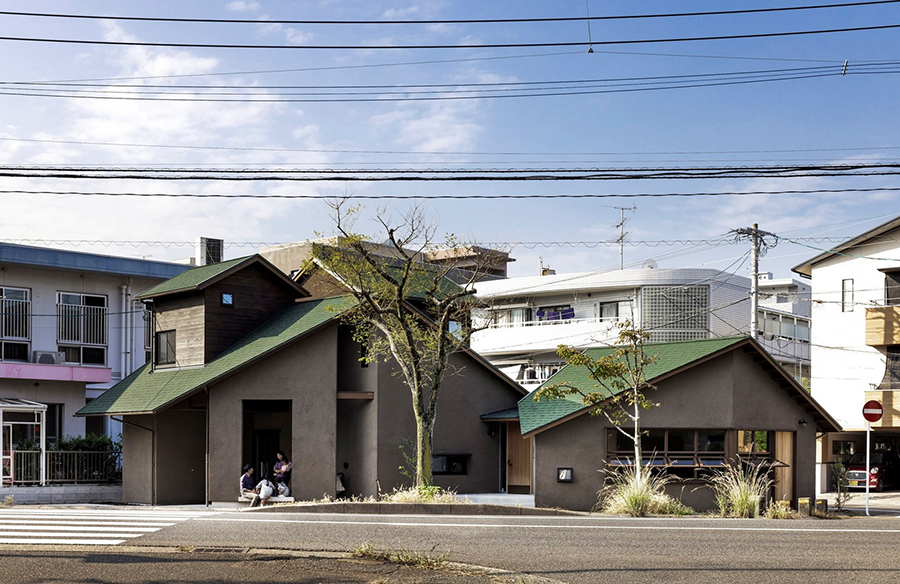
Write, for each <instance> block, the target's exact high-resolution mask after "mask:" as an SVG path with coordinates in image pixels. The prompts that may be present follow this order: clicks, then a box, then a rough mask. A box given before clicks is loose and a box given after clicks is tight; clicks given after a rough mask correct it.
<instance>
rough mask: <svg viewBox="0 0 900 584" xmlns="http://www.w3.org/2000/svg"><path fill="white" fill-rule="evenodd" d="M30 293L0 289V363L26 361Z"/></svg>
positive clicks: (17, 289) (29, 332) (29, 334)
mask: <svg viewBox="0 0 900 584" xmlns="http://www.w3.org/2000/svg"><path fill="white" fill-rule="evenodd" d="M29 296H30V292H29V291H28V290H26V289H24V288H8V287H0V361H25V362H27V361H28V353H29V343H28V341H29V340H30V339H31V302H30V301H29Z"/></svg>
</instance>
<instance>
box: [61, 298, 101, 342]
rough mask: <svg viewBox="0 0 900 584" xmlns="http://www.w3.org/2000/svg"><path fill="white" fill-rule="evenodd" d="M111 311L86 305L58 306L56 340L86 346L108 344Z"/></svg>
mask: <svg viewBox="0 0 900 584" xmlns="http://www.w3.org/2000/svg"><path fill="white" fill-rule="evenodd" d="M108 314H109V309H107V308H106V307H105V306H86V305H84V304H57V305H56V340H57V342H60V343H79V344H85V345H105V344H107V332H108V329H109V326H108V320H109V319H108Z"/></svg>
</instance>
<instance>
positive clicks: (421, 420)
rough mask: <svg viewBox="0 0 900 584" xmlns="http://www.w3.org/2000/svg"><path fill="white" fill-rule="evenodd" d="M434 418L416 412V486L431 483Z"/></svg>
mask: <svg viewBox="0 0 900 584" xmlns="http://www.w3.org/2000/svg"><path fill="white" fill-rule="evenodd" d="M433 428H434V419H433V418H430V416H422V415H421V414H419V413H417V414H416V486H417V487H422V486H428V485H430V484H431V463H432V460H431V459H432V452H431V437H432V429H433Z"/></svg>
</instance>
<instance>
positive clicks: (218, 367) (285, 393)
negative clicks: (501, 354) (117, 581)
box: [79, 256, 530, 504]
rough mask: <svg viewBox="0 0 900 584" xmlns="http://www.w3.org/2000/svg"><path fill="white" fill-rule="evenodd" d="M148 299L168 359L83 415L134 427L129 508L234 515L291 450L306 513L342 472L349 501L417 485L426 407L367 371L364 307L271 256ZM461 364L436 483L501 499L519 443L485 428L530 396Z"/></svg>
mask: <svg viewBox="0 0 900 584" xmlns="http://www.w3.org/2000/svg"><path fill="white" fill-rule="evenodd" d="M138 298H140V299H142V300H144V301H145V302H146V303H147V304H148V305H149V306H152V314H153V326H154V329H153V330H154V332H155V335H154V350H153V360H152V361H151V363H149V364H147V365H145V366H144V367H142V368H141V369H139V370H138V371H136V372H135V373H133V374H132V375H130V376H129V377H128V378H126V379H124V380H123V381H121V382H120V383H119V384H117V385H116V386H114V387H113V388H112V389H110V390H109V391H107V392H106V393H105V394H104V395H103V396H101V397H100V398H98V399H96V400H94V401H93V402H91V403H90V404H89V405H88V406H86V407H85V408H83V409H82V410H81V411H80V412H79V415H82V416H115V417H117V418H119V417H121V419H122V420H123V421H124V432H123V450H124V463H123V464H124V469H123V471H124V472H123V499H124V501H125V502H132V503H151V504H179V503H203V502H204V501H207V500H209V501H234V500H236V499H237V497H238V478H239V476H240V474H241V467H242V465H243V464H245V463H250V464H252V465H253V466H254V468H255V469H257V476H259V475H260V474H262V473H265V472H266V471H267V470H271V469H272V466H273V465H274V462H275V460H276V456H275V453H276V452H277V451H278V450H284V451H286V453H287V455H288V458H290V459H292V461H293V463H294V471H293V477H292V483H293V484H292V488H293V495H294V496H295V497H296V498H298V499H313V498H319V497H322V496H323V495H326V496H334V495H336V482H335V476H336V475H337V474H338V473H342V475H343V485H344V487H345V488H346V492H345V494H355V495H365V496H368V495H375V494H376V493H377V488H378V485H380V486H381V489H382V490H390V489H391V488H392V487H394V486H399V485H401V484H402V483H403V482H404V481H406V482H407V483H408V482H409V480H408V479H405V477H404V476H403V475H402V473H401V472H400V467H401V466H404V465H405V464H406V461H405V459H404V454H403V452H402V450H401V448H400V447H401V446H402V445H404V444H405V443H407V442H409V441H410V440H412V441H413V442H414V438H415V425H414V420H413V414H412V406H411V401H410V393H409V390H408V389H407V388H406V386H405V385H404V384H403V383H402V382H401V380H400V378H399V377H398V376H396V375H395V373H394V371H393V364H392V363H390V362H388V363H371V364H367V363H365V362H361V361H360V356H361V354H362V353H361V350H362V347H361V346H360V345H359V344H358V343H357V342H356V341H354V340H353V338H352V334H351V333H352V331H351V329H350V328H349V327H347V326H345V325H343V324H342V323H341V322H340V315H341V313H342V311H343V310H346V309H347V308H348V307H349V306H350V304H349V303H350V302H352V299H350V298H349V297H331V298H315V299H314V298H310V297H309V294H308V293H307V291H306V290H305V289H304V288H302V287H300V286H299V285H297V284H296V283H295V282H294V281H292V280H291V279H289V278H288V277H287V276H286V275H285V274H284V273H283V272H281V271H279V270H278V269H277V268H275V267H274V266H272V265H271V264H269V263H268V262H267V261H266V260H264V259H263V258H262V257H260V256H251V257H247V258H239V259H236V260H231V261H227V262H222V263H220V264H214V265H211V266H203V267H199V268H194V269H192V270H189V271H187V272H185V273H183V274H181V275H179V276H177V277H175V278H172V279H171V280H168V281H166V282H163V283H162V284H159V285H157V286H155V287H153V288H151V289H149V290H147V291H145V292H143V293H142V294H140V295H139V296H138ZM452 360H453V363H452V364H453V365H454V366H455V369H456V370H458V371H459V374H457V375H448V376H447V377H446V378H445V380H444V383H443V386H442V392H441V397H440V403H439V406H438V412H439V413H438V416H437V421H436V425H435V430H434V449H435V477H434V479H435V483H436V484H439V485H441V486H445V487H451V488H454V489H457V490H458V491H459V492H460V493H473V492H478V493H490V492H500V491H501V490H503V489H505V487H506V482H505V481H506V460H503V461H501V454H502V453H505V452H507V451H508V449H509V448H508V445H507V444H506V440H507V434H505V433H504V432H498V431H497V426H496V424H497V422H495V421H493V420H491V421H485V420H482V416H483V415H485V414H491V413H492V412H497V411H502V410H509V409H510V408H514V407H515V405H516V402H517V401H518V400H519V399H520V398H521V397H522V395H523V390H522V389H521V388H520V387H519V386H518V385H517V384H516V383H514V382H513V381H512V380H510V379H509V378H507V377H506V376H504V375H503V374H501V373H500V372H498V371H497V370H495V369H494V368H493V367H491V366H490V365H489V364H488V363H487V362H486V361H484V360H483V359H481V358H480V357H479V356H478V355H476V354H474V353H469V352H460V353H457V354H455V355H453V357H452ZM516 434H517V433H516ZM513 441H514V442H516V441H517V442H525V440H523V439H522V438H521V437H520V436H518V435H514V438H513ZM527 488H529V489H530V484H529V485H527Z"/></svg>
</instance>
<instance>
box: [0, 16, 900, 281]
mask: <svg viewBox="0 0 900 584" xmlns="http://www.w3.org/2000/svg"><path fill="white" fill-rule="evenodd" d="M800 4H801V3H800V2H787V1H786V0H781V1H779V2H763V1H758V2H742V3H740V4H739V5H738V4H737V3H728V4H727V5H726V6H727V8H729V9H734V8H758V7H769V6H787V5H800ZM635 6H636V5H635V3H634V2H610V1H607V2H599V1H597V0H593V1H592V2H591V3H590V9H591V14H592V15H611V14H629V13H635V12H641V13H655V12H675V11H678V12H682V11H709V10H719V9H722V6H723V4H722V3H720V2H712V1H706V2H701V1H682V2H654V1H646V2H641V3H640V4H639V5H638V7H637V8H636V7H635ZM3 9H4V10H22V11H34V10H40V11H44V12H61V13H62V12H76V11H77V12H78V13H82V14H114V15H135V16H177V17H202V18H246V19H253V20H260V21H261V23H260V24H249V25H237V24H228V25H212V24H203V25H201V24H171V23H169V24H158V23H136V22H122V21H87V20H85V21H78V20H56V19H39V18H25V17H14V16H0V36H19V37H44V38H48V37H56V38H80V39H105V40H135V41H172V42H201V43H239V44H295V45H304V44H352V45H375V44H479V43H529V42H544V41H546V42H555V41H563V42H565V41H584V40H586V39H587V35H588V31H587V26H586V24H585V23H584V22H576V23H554V24H547V23H541V24H491V25H478V24H466V25H432V26H412V25H403V26H398V25H390V24H387V23H385V24H383V25H382V24H379V25H373V26H367V27H360V26H330V27H323V26H318V27H313V26H305V27H302V26H288V25H274V24H266V23H265V21H266V20H273V19H333V20H347V19H372V20H384V21H389V20H405V19H465V18H474V19H483V18H527V17H559V16H583V15H584V14H585V2H584V1H583V0H557V1H555V2H546V1H545V2H536V1H520V2H516V3H499V2H496V3H485V2H471V1H449V0H447V1H444V0H434V1H421V2H414V1H407V2H388V1H383V2H378V1H368V2H355V1H342V0H323V1H320V2H290V3H286V2H267V1H265V0H256V1H246V0H245V1H243V2H230V3H229V2H227V1H220V2H211V1H197V0H195V1H192V2H190V3H185V2H153V3H137V2H120V3H115V4H113V5H110V4H108V3H101V2H79V3H77V4H73V3H71V2H53V1H47V2H41V3H40V4H39V5H37V6H36V5H35V4H34V3H33V2H25V1H7V2H5V3H4V8H3ZM898 23H900V4H885V5H881V6H871V7H857V8H841V9H828V10H816V11H802V12H795V13H791V12H783V13H777V14H774V15H773V14H759V15H746V16H720V17H703V18H678V19H660V20H642V21H613V22H609V21H607V22H594V23H593V24H592V25H591V36H592V38H593V39H594V40H602V39H625V38H661V37H685V36H710V35H727V34H744V33H753V32H772V31H787V30H807V29H826V28H837V27H854V26H869V25H880V24H898ZM898 35H900V30H886V31H872V32H858V33H842V34H830V35H815V36H803V37H784V38H778V39H749V40H730V41H709V42H696V43H682V44H653V45H628V46H610V47H601V46H599V45H598V46H595V52H594V53H593V54H587V53H586V52H585V51H584V50H583V49H580V48H575V49H571V48H544V49H542V48H535V49H455V50H392V51H377V50H368V51H331V50H328V51H306V50H294V51H285V50H282V51H275V50H255V51H251V50H233V49H232V50H215V49H171V48H140V47H127V48H125V47H103V46H90V45H50V44H38V43H25V42H11V41H0V42H2V45H0V47H2V50H3V55H4V58H3V59H2V60H0V77H2V80H5V81H22V80H26V81H34V80H63V79H87V78H110V77H134V76H169V75H184V74H209V73H214V74H221V73H231V72H246V71H260V70H272V69H317V68H318V70H315V71H294V72H290V73H278V74H274V73H270V74H251V73H243V74H237V75H212V76H205V77H195V78H187V80H186V79H185V78H166V79H160V80H156V81H149V80H139V81H136V82H137V83H144V84H146V83H163V84H170V85H177V84H179V83H186V82H189V83H203V84H215V85H221V86H224V87H235V86H242V87H244V86H253V85H257V86H260V85H310V84H317V85H335V84H340V85H349V84H358V85H370V84H379V85H399V84H430V83H446V84H465V83H485V82H509V81H517V82H522V81H549V80H569V79H605V78H620V77H647V76H658V75H685V74H708V73H723V72H736V71H754V70H764V69H782V68H789V67H813V66H822V65H830V64H840V63H842V62H843V61H844V60H849V61H850V68H851V69H852V68H853V67H854V64H855V62H859V61H872V60H890V59H894V58H896V57H897V52H898V51H897V49H898V47H900V43H898ZM548 53H553V54H552V55H550V54H548ZM632 53H656V54H655V55H649V54H632ZM661 53H665V54H668V55H670V56H662V55H660V54H661ZM523 55H527V56H523ZM671 55H678V56H671ZM497 57H515V58H497ZM460 59H472V60H468V61H459V60H460ZM448 60H457V61H456V62H439V61H448ZM422 61H431V62H430V63H428V64H418V65H413V64H408V63H411V62H422ZM403 63H405V64H403ZM374 65H387V66H374ZM322 68H329V69H324V70H323V69H322ZM897 84H898V79H897V76H896V75H892V74H884V75H848V76H846V77H839V76H832V77H825V78H815V79H802V80H791V81H782V82H774V83H761V84H752V85H738V86H725V87H704V88H692V89H678V90H670V91H652V92H644V93H620V94H605V95H603V94H601V95H580V96H558V97H544V98H521V99H496V100H489V99H481V100H468V101H436V102H380V103H331V104H325V103H317V104H316V103H302V104H298V103H291V104H272V103H240V104H223V103H172V102H125V101H100V100H88V99H84V100H81V99H51V98H38V97H20V96H8V95H0V138H3V139H2V140H0V160H2V161H4V163H5V164H44V165H50V164H59V165H87V164H93V165H104V166H124V167H128V166H135V165H145V164H159V165H171V166H198V165H213V164H215V165H224V166H227V167H232V168H240V167H245V166H247V165H250V164H256V165H259V164H267V165H272V166H276V167H289V166H291V165H295V164H297V163H303V164H305V165H312V166H321V167H332V168H362V167H379V166H381V167H390V168H399V167H405V166H428V167H435V168H437V167H473V166H477V167H500V166H517V167H525V166H527V167H541V168H544V167H550V168H552V167H560V166H582V167H593V166H597V167H602V166H640V167H650V166H666V165H668V166H672V165H677V166H702V165H717V164H725V165H758V164H770V163H786V162H790V163H798V164H802V163H816V162H838V163H839V162H843V161H850V160H872V161H875V160H877V161H886V160H893V159H894V158H896V157H897V154H898V152H900V141H898V140H897V138H896V136H897V130H898V126H900V124H898V121H900V119H898V118H900V108H898V107H897V95H898V91H897V89H898V85H897ZM17 138H19V139H29V140H56V141H88V142H107V143H113V144H123V143H128V144H157V145H170V146H177V145H181V146H184V145H189V146H218V147H223V146H227V147H231V148H282V149H291V150H296V151H295V152H283V151H281V152H272V151H260V150H247V151H241V150H204V149H174V148H150V147H125V146H87V145H77V144H65V143H52V142H21V141H16V140H15V139H17ZM895 146H896V147H898V148H897V149H891V148H892V147H895ZM822 149H834V150H831V151H827V152H823V151H821V150H822ZM360 150H366V151H392V152H394V153H392V154H364V153H359V152H352V151H360ZM775 150H782V151H783V150H796V152H772V151H775ZM816 150H819V151H816ZM336 151H341V152H336ZM726 151H761V152H754V153H749V152H744V153H736V154H725V153H724V152H726ZM510 152H515V153H520V154H518V155H515V156H513V155H509V154H498V153H510ZM683 152H703V154H680V153H683ZM474 153H477V154H474ZM560 153H567V154H560ZM598 153H613V154H598ZM895 185H896V181H894V182H892V179H891V177H880V178H879V177H855V178H833V179H824V178H806V179H801V178H794V179H755V180H746V179H745V180H722V181H709V180H707V181H640V182H637V181H632V182H615V183H613V182H591V183H587V182H528V183H515V182H490V183H487V182H480V183H474V182H462V183H348V184H340V183H322V184H317V183H313V184H310V183H259V184H257V183H227V184H221V183H213V182H197V183H164V182H159V181H153V182H150V181H146V182H139V181H102V182H101V181H87V180H81V181H77V182H76V181H64V180H51V179H42V180H37V179H28V180H24V179H12V178H0V190H3V189H26V190H28V189H31V190H41V189H44V190H108V191H116V190H121V191H129V192H134V191H137V192H158V191H165V192H205V193H221V192H224V193H255V194H274V193H298V194H302V193H308V194H333V195H339V194H341V193H344V192H348V193H358V194H367V195H377V194H402V195H416V196H421V197H422V198H423V199H427V198H428V197H429V196H434V195H439V194H440V195H446V194H463V193H465V194H470V193H477V194H542V195H552V194H559V193H636V192H691V191H714V190H722V191H744V190H774V189H784V188H799V189H810V188H828V189H833V188H841V187H850V188H866V187H890V186H895ZM0 196H2V197H3V201H4V203H3V205H2V207H3V209H4V210H3V212H0V233H2V236H0V237H3V238H10V239H13V240H17V239H23V238H29V239H39V240H82V239H88V240H128V241H167V242H168V241H174V242H187V241H192V240H193V239H195V237H196V236H198V235H201V234H202V235H209V236H217V237H222V238H224V239H225V240H226V241H229V242H261V241H265V242H286V241H302V240H305V239H307V238H312V237H315V236H316V234H317V233H326V234H327V233H330V229H331V225H330V220H329V218H328V215H327V212H326V211H327V210H326V208H325V206H324V204H323V203H322V202H320V201H296V200H292V201H285V200H270V201H260V200H257V199H246V200H229V201H224V200H220V199H212V200H202V201H197V200H183V199H182V200H174V199H147V198H141V199H137V198H115V199H110V198H86V197H74V196H47V195H40V196H38V195H31V196H28V195H10V194H4V195H0ZM632 205H636V206H637V209H636V210H635V211H633V212H629V213H628V214H627V215H626V216H627V218H628V225H627V231H628V232H629V239H631V240H633V241H646V240H675V239H679V240H680V239H692V240H696V239H710V238H718V237H720V236H722V235H723V234H724V233H726V232H727V231H728V230H729V229H732V228H737V227H746V226H748V225H750V224H752V223H754V222H756V223H758V224H759V225H760V228H761V229H766V230H769V231H772V232H775V233H777V234H779V235H783V236H788V237H803V236H815V235H825V236H833V237H838V236H851V235H854V234H856V233H859V232H862V231H864V230H866V229H868V228H870V227H872V226H874V225H876V224H878V223H880V222H882V221H884V220H887V219H888V218H890V217H892V216H894V215H896V214H898V211H900V206H898V205H897V204H896V203H895V195H894V194H891V193H890V192H880V193H879V192H876V193H869V194H858V193H850V194H832V195H790V196H778V197H775V196H752V197H751V196H745V197H715V198H694V199H677V198H655V199H624V198H614V199H603V200H596V199H591V200H564V199H557V200H554V199H538V200H528V201H523V200H500V201H477V200H465V201H433V202H430V203H427V208H428V211H429V213H430V214H431V216H432V217H433V218H434V220H435V221H436V222H437V223H438V224H439V231H440V232H442V233H443V232H452V233H455V234H456V235H458V236H460V237H462V238H466V239H472V240H476V241H479V242H483V243H495V242H559V241H568V242H577V241H588V242H596V241H607V240H611V239H614V238H615V237H616V236H617V231H616V229H615V227H614V225H615V224H616V223H617V222H618V219H619V211H618V210H616V209H615V208H614V207H616V206H625V207H629V206H632ZM366 206H367V209H368V211H369V212H371V211H372V210H374V209H375V208H376V207H377V204H376V203H374V202H372V201H370V202H367V203H366ZM387 207H388V209H395V210H397V211H398V212H400V211H402V209H403V208H404V207H405V204H402V203H399V204H394V203H389V204H388V205H387ZM361 230H363V231H371V232H374V230H375V228H374V225H371V224H368V223H366V222H363V223H362V224H361ZM810 245H812V246H815V247H820V246H822V245H827V244H815V243H811V244H810ZM78 249H82V250H89V251H98V252H102V253H112V254H122V255H141V256H150V257H153V258H157V259H174V258H178V257H184V256H187V255H190V252H189V251H188V249H187V248H186V247H179V246H170V247H168V248H166V247H161V246H138V247H134V246H132V245H127V246H108V247H107V246H85V245H81V246H79V247H78ZM746 250H747V245H746V244H742V245H727V246H720V247H716V248H708V247H698V246H688V247H683V246H660V247H655V248H651V247H647V246H628V247H626V250H625V259H626V263H629V264H632V263H637V264H638V265H639V264H640V263H641V262H642V261H643V260H644V259H647V258H654V259H656V260H657V261H658V262H659V264H660V266H661V267H683V266H696V265H707V266H710V267H717V268H721V269H724V268H727V267H729V266H732V267H731V269H735V268H736V267H737V266H738V265H740V264H734V265H733V262H734V260H735V259H736V258H738V257H740V256H741V255H742V254H743V253H744V252H745V251H746ZM250 251H252V249H251V248H246V247H243V248H241V247H230V248H228V250H227V254H228V255H229V256H237V255H243V254H245V253H249V252H250ZM816 253H817V251H816V250H815V249H811V248H809V247H802V246H798V245H793V244H789V243H787V242H782V243H781V244H780V245H779V246H778V247H776V248H775V249H773V250H771V251H769V253H768V254H767V256H766V258H765V259H764V260H763V264H762V269H763V270H766V271H772V272H774V273H775V274H776V276H782V277H784V276H787V275H789V269H790V267H791V266H793V265H795V264H797V263H799V262H801V261H802V260H804V259H806V258H808V257H812V256H813V255H816ZM512 256H513V257H515V258H516V259H517V260H518V261H517V262H516V263H515V264H513V265H512V266H511V269H512V274H513V275H532V274H535V273H536V271H537V269H538V257H539V256H540V257H543V261H544V263H545V264H549V265H550V266H551V267H553V268H555V269H557V270H558V271H559V272H572V271H594V270H602V269H608V268H615V267H617V266H618V262H619V252H618V249H617V248H615V247H605V246H599V247H596V248H590V247H585V246H576V247H565V248H560V247H540V246H537V247H532V246H521V245H520V246H516V247H514V248H513V249H512ZM740 270H742V272H743V273H744V274H746V271H747V265H746V264H743V265H740Z"/></svg>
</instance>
